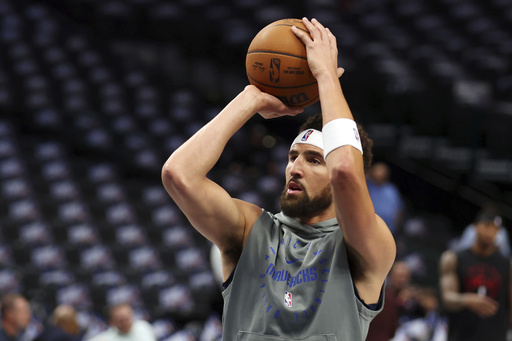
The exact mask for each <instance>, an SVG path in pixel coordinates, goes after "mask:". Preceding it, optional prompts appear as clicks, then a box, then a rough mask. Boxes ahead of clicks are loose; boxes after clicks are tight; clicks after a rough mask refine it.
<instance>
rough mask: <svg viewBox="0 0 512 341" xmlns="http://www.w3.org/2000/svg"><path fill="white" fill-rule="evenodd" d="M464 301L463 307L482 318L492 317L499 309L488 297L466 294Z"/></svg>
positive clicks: (496, 303)
mask: <svg viewBox="0 0 512 341" xmlns="http://www.w3.org/2000/svg"><path fill="white" fill-rule="evenodd" d="M465 300H466V304H465V306H466V307H467V308H468V309H469V310H471V311H473V312H474V313H475V314H477V315H478V316H480V317H482V318H485V317H490V316H493V315H494V314H496V312H497V311H498V308H499V303H498V302H496V301H495V300H493V299H492V298H490V297H488V296H481V295H478V294H473V293H468V294H466V297H465Z"/></svg>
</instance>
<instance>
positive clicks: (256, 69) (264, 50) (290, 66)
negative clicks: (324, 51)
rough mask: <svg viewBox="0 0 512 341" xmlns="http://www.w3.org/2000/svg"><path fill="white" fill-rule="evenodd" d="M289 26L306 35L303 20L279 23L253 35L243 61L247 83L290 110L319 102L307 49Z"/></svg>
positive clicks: (288, 20)
mask: <svg viewBox="0 0 512 341" xmlns="http://www.w3.org/2000/svg"><path fill="white" fill-rule="evenodd" d="M292 26H297V28H299V29H301V30H303V31H305V32H307V33H308V34H309V31H308V30H307V29H306V27H305V26H304V24H303V23H302V20H299V19H281V20H278V21H275V22H273V23H271V24H269V25H267V26H265V27H264V28H263V29H262V30H261V31H259V32H258V34H256V36H255V37H254V39H253V40H252V42H251V44H250V45H249V49H248V50H247V57H246V61H245V68H246V71H247V77H248V79H249V82H250V83H251V84H253V85H255V86H256V87H258V88H259V89H260V90H261V91H263V92H266V93H269V94H271V95H274V96H276V97H278V98H279V99H280V100H281V101H283V103H285V104H286V105H289V106H298V107H306V106H308V105H311V104H313V103H315V102H316V101H318V85H317V83H316V79H315V77H313V74H312V73H311V71H310V70H309V66H308V60H307V55H306V47H305V46H304V44H303V43H302V41H301V40H300V39H299V38H298V37H297V36H296V35H295V34H294V33H293V32H292Z"/></svg>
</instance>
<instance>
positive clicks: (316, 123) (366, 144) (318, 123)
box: [299, 114, 373, 173]
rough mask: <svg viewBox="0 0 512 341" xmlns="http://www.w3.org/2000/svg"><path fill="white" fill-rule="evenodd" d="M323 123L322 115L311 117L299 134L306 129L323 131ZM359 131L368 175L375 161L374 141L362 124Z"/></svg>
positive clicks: (358, 128) (358, 125) (301, 127)
mask: <svg viewBox="0 0 512 341" xmlns="http://www.w3.org/2000/svg"><path fill="white" fill-rule="evenodd" d="M322 127H323V121H322V114H315V115H312V116H310V117H309V118H308V119H307V120H306V122H304V123H303V124H302V125H301V126H300V128H299V133H300V132H302V131H304V130H306V129H316V130H319V131H322ZM357 130H358V131H359V136H360V137H361V145H362V147H363V162H364V172H365V173H367V172H368V170H369V169H370V166H371V165H372V159H373V152H372V147H373V140H372V139H371V138H369V137H368V133H367V132H366V130H364V129H363V127H362V126H361V125H360V124H357Z"/></svg>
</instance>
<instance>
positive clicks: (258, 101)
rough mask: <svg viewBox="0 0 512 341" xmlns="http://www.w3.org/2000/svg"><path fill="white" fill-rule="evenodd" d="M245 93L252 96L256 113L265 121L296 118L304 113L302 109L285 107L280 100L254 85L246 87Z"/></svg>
mask: <svg viewBox="0 0 512 341" xmlns="http://www.w3.org/2000/svg"><path fill="white" fill-rule="evenodd" d="M244 91H246V92H249V93H250V94H251V98H253V100H254V101H255V103H254V105H255V107H256V112H257V113H258V114H260V115H261V116H262V117H263V118H265V119H270V118H276V117H281V116H295V115H298V114H300V113H302V112H303V111H304V109H303V108H301V107H291V106H287V105H285V104H284V103H283V102H282V101H281V100H280V99H279V98H277V97H275V96H272V95H270V94H267V93H265V92H263V91H261V90H260V89H258V88H257V87H256V86H254V85H248V86H246V87H245V89H244Z"/></svg>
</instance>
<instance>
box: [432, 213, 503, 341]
mask: <svg viewBox="0 0 512 341" xmlns="http://www.w3.org/2000/svg"><path fill="white" fill-rule="evenodd" d="M474 225H475V230H476V240H475V241H474V243H473V245H472V246H471V247H470V248H467V249H464V250H460V251H457V252H455V251H452V250H448V251H445V252H444V253H443V255H442V256H441V262H440V271H441V276H440V286H441V299H442V303H443V305H444V308H445V309H446V311H447V312H448V340H449V341H473V340H474V341H477V340H493V341H506V340H507V331H508V330H509V328H510V326H511V324H510V318H511V317H512V311H511V309H512V282H511V277H510V276H511V263H510V260H509V259H508V258H507V257H504V256H503V255H502V254H501V252H500V251H499V250H498V246H497V245H496V243H495V238H496V235H497V233H498V231H499V229H500V228H501V217H500V216H498V215H496V213H495V212H493V211H487V210H482V211H481V212H480V213H479V214H478V215H477V217H476V219H475V221H474Z"/></svg>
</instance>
